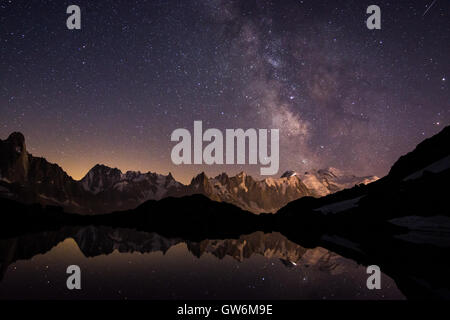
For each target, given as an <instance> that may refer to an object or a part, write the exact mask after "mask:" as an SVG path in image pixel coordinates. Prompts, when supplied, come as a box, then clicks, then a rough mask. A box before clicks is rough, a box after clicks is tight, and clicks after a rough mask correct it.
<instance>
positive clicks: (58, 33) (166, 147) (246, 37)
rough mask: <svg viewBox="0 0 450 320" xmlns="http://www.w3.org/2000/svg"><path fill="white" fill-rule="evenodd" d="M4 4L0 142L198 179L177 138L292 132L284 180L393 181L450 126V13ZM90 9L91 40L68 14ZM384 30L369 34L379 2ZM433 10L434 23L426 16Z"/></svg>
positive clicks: (78, 173)
mask: <svg viewBox="0 0 450 320" xmlns="http://www.w3.org/2000/svg"><path fill="white" fill-rule="evenodd" d="M432 2H433V1H432V0H423V1H378V0H377V1H372V0H371V1H359V0H358V1H356V0H355V1H350V0H347V1H320V0H304V1H299V0H296V1H262V0H259V1H251V0H245V1H244V0H243V1H225V0H212V1H207V0H202V1H196V0H189V1H187V0H183V1H143V0H140V1H131V0H114V1H93V0H91V1H82V0H72V1H60V0H58V1H56V0H55V1H48V0H47V1H46V0H29V1H25V0H23V1H7V0H1V1H0V43H1V46H0V138H1V139H5V138H6V137H7V136H8V135H9V134H10V133H11V132H13V131H21V132H22V133H24V135H25V136H26V141H27V147H28V151H29V152H30V153H32V154H33V155H35V156H43V157H45V158H46V159H47V160H49V161H51V162H56V163H58V164H59V165H60V166H62V167H63V168H64V169H65V170H66V171H67V172H68V173H69V174H70V175H71V176H73V177H74V178H76V179H79V178H81V177H82V176H84V174H86V172H87V171H88V170H89V169H90V168H91V167H92V166H94V165H95V164H96V163H103V164H106V165H109V166H112V167H118V168H120V169H121V170H122V171H126V170H140V171H143V172H145V171H153V172H155V171H156V172H159V173H164V174H166V173H168V172H169V171H171V172H172V173H173V175H174V177H175V178H176V179H178V180H181V181H183V182H187V181H188V180H189V179H190V178H191V177H192V176H193V175H195V174H196V173H198V172H200V171H206V173H207V174H209V175H215V174H217V173H219V172H222V171H226V172H228V173H229V174H235V173H237V172H239V171H241V170H245V171H246V172H248V173H250V174H252V175H254V176H258V173H259V168H260V165H253V166H248V165H247V166H237V165H235V166H230V165H224V166H212V167H211V166H206V165H203V166H202V165H195V166H194V165H190V166H188V165H184V166H175V165H173V164H172V162H171V159H170V152H171V149H172V147H173V146H174V145H175V143H174V142H171V141H170V134H171V133H172V131H173V130H175V129H177V128H187V129H189V130H190V131H191V132H192V131H193V122H194V120H202V121H203V127H204V129H206V128H211V127H212V128H219V129H221V130H224V129H225V128H230V129H233V128H243V129H247V128H256V129H258V128H268V129H270V128H279V129H280V171H279V173H278V174H277V176H279V175H281V174H282V172H283V171H285V170H287V169H293V170H297V171H306V170H309V169H312V168H323V167H328V166H333V167H337V168H339V169H343V170H346V171H348V172H351V173H354V174H357V175H366V174H376V175H378V176H383V175H385V174H386V173H387V172H388V170H389V168H390V166H391V165H392V164H393V162H394V161H395V160H396V159H397V158H398V157H399V156H400V155H402V154H404V153H406V152H408V151H410V150H412V149H413V148H414V147H415V145H416V144H417V143H419V142H420V141H422V140H423V139H425V138H427V137H430V136H432V135H433V134H435V133H437V132H438V131H440V130H441V129H442V128H443V127H444V126H446V125H448V124H450V1H445V0H436V1H434V4H433V6H432V7H431V8H429V6H430V4H431V3H432ZM71 4H76V5H78V6H80V7H81V12H82V13H81V14H82V16H81V18H82V19H81V20H82V21H81V25H82V28H81V30H68V29H67V27H66V19H67V17H68V15H67V14H66V8H67V6H68V5H71ZM371 4H377V5H379V6H380V8H381V30H368V29H367V27H366V19H367V17H368V16H369V15H368V14H366V9H367V7H368V5H371ZM427 8H428V9H429V10H428V11H427V12H426V14H424V13H425V11H426V10H427Z"/></svg>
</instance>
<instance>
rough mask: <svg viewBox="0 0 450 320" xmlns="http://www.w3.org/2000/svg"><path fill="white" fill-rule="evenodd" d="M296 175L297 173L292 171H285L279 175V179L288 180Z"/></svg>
mask: <svg viewBox="0 0 450 320" xmlns="http://www.w3.org/2000/svg"><path fill="white" fill-rule="evenodd" d="M296 175H297V172H295V171H294V170H287V171H286V172H285V173H283V174H282V175H281V177H280V178H290V177H293V176H296Z"/></svg>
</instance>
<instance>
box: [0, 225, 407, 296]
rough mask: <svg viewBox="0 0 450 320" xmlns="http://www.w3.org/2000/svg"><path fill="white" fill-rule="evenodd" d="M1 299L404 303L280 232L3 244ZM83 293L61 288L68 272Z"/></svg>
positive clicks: (96, 234)
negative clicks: (78, 278)
mask: <svg viewBox="0 0 450 320" xmlns="http://www.w3.org/2000/svg"><path fill="white" fill-rule="evenodd" d="M0 264H1V265H0V277H1V281H0V298H1V299H5V298H6V299H27V298H34V299H47V298H52V299H74V298H75V299H77V298H79V299H403V298H404V296H403V295H402V293H401V292H400V291H399V289H398V288H397V287H396V285H395V282H394V281H393V280H392V279H391V278H389V277H388V276H386V275H384V274H383V275H382V278H381V283H382V289H381V290H368V289H367V287H366V280H367V277H368V275H367V273H366V267H365V266H362V265H359V264H357V263H356V262H354V261H352V260H350V259H347V258H344V257H342V256H340V255H338V254H335V253H333V252H331V251H328V250H326V249H324V248H321V247H317V248H314V249H307V248H303V247H301V246H299V245H298V244H296V243H294V242H292V241H289V240H288V239H287V238H286V237H284V236H283V235H282V234H280V233H266V234H265V233H263V232H255V233H252V234H249V235H242V236H240V237H239V238H237V239H224V240H202V241H197V242H194V241H189V240H183V239H177V238H171V239H168V238H165V237H163V236H160V235H158V234H156V233H147V232H139V231H135V230H128V229H112V228H106V227H100V228H97V227H83V228H75V227H72V228H64V229H62V230H60V231H58V232H43V233H39V234H33V235H25V236H20V237H17V238H13V239H7V240H0ZM71 264H75V265H78V266H80V268H81V272H82V289H81V290H74V291H69V290H68V289H67V288H66V279H67V276H68V275H67V274H66V268H67V266H69V265H71Z"/></svg>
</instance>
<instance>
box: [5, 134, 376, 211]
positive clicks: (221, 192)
mask: <svg viewBox="0 0 450 320" xmlns="http://www.w3.org/2000/svg"><path fill="white" fill-rule="evenodd" d="M0 151H1V156H0V196H2V197H7V198H11V199H14V200H19V201H23V202H26V203H41V204H44V205H57V206H61V207H63V208H64V209H65V210H66V211H69V212H74V213H84V214H94V213H108V212H113V211H119V210H128V209H133V208H136V207H137V206H138V205H140V204H141V203H143V202H145V201H147V200H160V199H163V198H166V197H182V196H186V195H192V194H203V195H205V196H207V197H208V198H210V199H212V200H215V201H219V202H228V203H231V204H234V205H236V206H238V207H240V208H242V209H244V210H247V211H250V212H253V213H261V212H271V213H274V212H276V211H277V210H278V209H280V208H281V207H283V206H284V205H286V204H287V203H289V202H290V201H293V200H296V199H299V198H301V197H305V196H313V197H322V196H325V195H328V194H331V193H334V192H336V191H339V190H342V189H346V188H351V187H353V186H355V185H358V184H361V183H363V184H367V183H370V182H373V181H376V180H377V179H378V178H377V177H376V176H367V177H356V176H354V175H346V174H344V173H343V172H341V171H339V170H338V169H335V168H327V169H322V170H314V171H310V172H304V173H301V174H300V173H297V172H295V171H287V172H285V173H284V174H283V175H281V177H280V178H266V179H264V180H260V181H258V180H256V179H254V178H253V177H251V176H249V175H247V174H246V173H244V172H241V173H239V174H237V175H235V176H228V175H227V174H226V173H222V174H220V175H218V176H216V177H214V178H213V177H208V176H207V175H206V174H205V173H203V172H202V173H200V174H198V175H197V176H196V177H194V178H193V179H192V181H191V182H190V184H188V185H185V184H182V183H180V182H178V181H176V180H175V179H174V178H173V176H172V175H171V174H170V173H169V174H168V175H162V174H157V173H152V172H147V173H141V172H139V171H127V172H125V173H123V172H122V171H120V170H119V169H117V168H110V167H107V166H105V165H101V164H97V165H95V166H94V167H93V168H92V169H91V170H89V172H88V173H87V174H86V176H85V177H83V178H82V179H81V180H74V179H72V178H71V177H70V176H69V175H68V174H67V173H66V172H65V171H64V170H63V169H62V168H61V167H59V166H58V165H57V164H53V163H50V162H48V161H47V160H46V159H44V158H41V157H35V156H33V155H32V154H30V153H28V152H27V149H26V144H25V137H24V136H23V134H21V133H19V132H14V133H12V134H11V135H10V136H9V137H8V138H7V139H6V140H0Z"/></svg>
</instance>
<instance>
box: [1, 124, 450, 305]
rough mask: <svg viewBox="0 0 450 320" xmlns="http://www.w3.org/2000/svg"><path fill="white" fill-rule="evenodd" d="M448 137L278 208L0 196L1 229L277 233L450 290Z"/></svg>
mask: <svg viewBox="0 0 450 320" xmlns="http://www.w3.org/2000/svg"><path fill="white" fill-rule="evenodd" d="M449 146H450V127H447V128H445V129H444V130H443V131H442V132H441V133H439V134H437V135H436V136H434V137H432V138H430V139H428V140H425V141H424V142H422V143H421V144H419V145H418V146H417V148H416V149H415V150H414V151H412V152H411V153H409V154H407V155H405V156H403V157H401V158H400V160H399V161H398V162H397V163H395V164H394V166H393V167H392V170H391V172H390V173H389V175H388V176H386V177H384V178H382V179H380V180H378V181H376V182H374V183H371V184H368V185H359V186H356V187H354V188H352V189H347V190H343V191H341V192H337V193H335V194H332V195H329V196H326V197H323V198H312V197H304V198H301V199H299V200H296V201H292V202H291V203H289V204H288V205H286V206H285V207H283V208H282V209H280V210H279V211H278V212H277V213H276V214H275V215H272V214H261V215H254V214H252V213H250V212H247V211H244V210H242V209H240V208H238V207H236V206H234V205H231V204H228V203H223V202H215V201H212V200H210V199H209V198H207V197H205V196H203V195H191V196H185V197H179V198H171V197H169V198H165V199H162V200H159V201H154V200H152V201H147V202H145V203H144V204H142V205H140V206H138V207H137V208H136V209H133V210H126V211H119V212H113V213H110V214H102V215H92V216H83V215H78V214H69V213H66V212H64V211H63V210H62V209H61V208H59V207H54V206H46V207H44V206H41V205H26V204H22V203H18V202H15V201H13V200H10V199H1V200H0V206H1V208H2V217H1V219H2V223H1V224H0V235H1V238H3V239H10V238H13V237H19V236H21V235H22V236H23V235H26V234H39V233H42V232H45V231H51V230H53V231H58V230H61V229H64V228H72V227H73V228H78V227H83V226H97V227H100V226H103V227H110V228H127V229H134V230H138V231H142V232H154V233H157V234H159V235H161V236H162V237H165V238H167V239H180V238H182V239H184V240H189V241H197V242H198V241H202V240H205V239H226V238H232V239H235V238H239V237H240V236H241V235H245V234H251V233H254V232H257V231H263V232H279V233H280V234H282V235H283V236H285V237H286V238H287V239H289V240H290V241H292V242H295V243H297V244H299V245H300V246H302V247H306V248H312V247H316V246H322V247H325V248H327V249H329V250H332V251H335V252H336V253H338V254H340V255H343V256H346V257H350V258H352V259H353V260H356V261H358V262H359V263H361V264H365V265H369V264H376V265H379V266H380V268H381V269H382V270H383V272H384V273H386V274H388V275H389V276H391V277H392V278H393V279H394V280H395V281H396V283H397V285H398V287H399V288H400V290H402V292H403V293H404V294H405V295H406V296H407V297H408V298H447V299H448V298H450V290H449V288H450V275H449V274H448V270H450V263H449V261H448V259H447V257H448V255H449V253H450V250H449V249H450V210H449V200H448V199H447V198H448V181H450V161H449V159H450V147H449ZM2 259H3V257H2ZM4 264H5V261H2V265H3V266H4Z"/></svg>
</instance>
